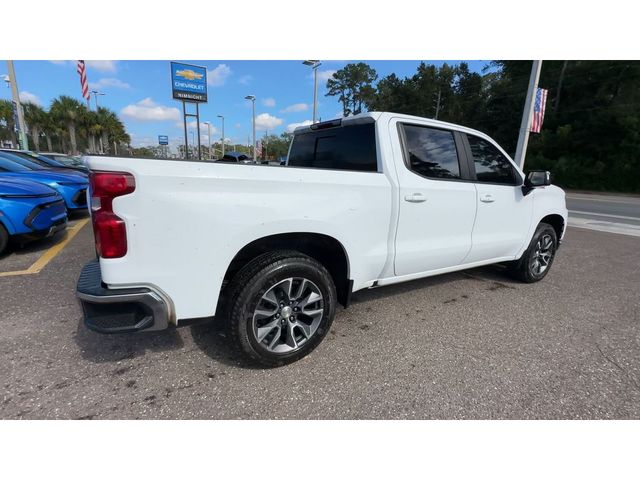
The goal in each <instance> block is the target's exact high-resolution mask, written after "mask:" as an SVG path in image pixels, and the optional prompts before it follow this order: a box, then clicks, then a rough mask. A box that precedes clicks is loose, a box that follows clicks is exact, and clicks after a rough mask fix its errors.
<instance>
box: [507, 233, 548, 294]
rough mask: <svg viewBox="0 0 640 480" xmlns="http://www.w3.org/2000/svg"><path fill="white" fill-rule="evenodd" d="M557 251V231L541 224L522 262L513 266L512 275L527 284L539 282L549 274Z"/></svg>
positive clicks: (518, 261)
mask: <svg viewBox="0 0 640 480" xmlns="http://www.w3.org/2000/svg"><path fill="white" fill-rule="evenodd" d="M557 249H558V236H557V235H556V231H555V229H554V228H553V227H552V226H551V225H549V224H548V223H541V224H540V225H538V228H536V231H535V233H534V234H533V238H532V239H531V243H529V247H528V248H527V250H526V251H525V252H524V253H523V254H522V257H521V258H520V260H517V261H515V262H513V264H511V266H510V270H511V274H512V275H513V276H514V277H515V278H517V279H518V280H521V281H523V282H526V283H533V282H539V281H540V280H542V279H543V278H544V277H545V276H546V275H547V273H549V269H550V268H551V264H552V263H553V260H554V258H555V256H556V250H557Z"/></svg>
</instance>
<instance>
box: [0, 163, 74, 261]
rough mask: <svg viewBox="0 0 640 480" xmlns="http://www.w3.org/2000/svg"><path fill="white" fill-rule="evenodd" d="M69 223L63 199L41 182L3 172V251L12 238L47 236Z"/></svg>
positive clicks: (0, 198)
mask: <svg viewBox="0 0 640 480" xmlns="http://www.w3.org/2000/svg"><path fill="white" fill-rule="evenodd" d="M66 226H67V210H66V208H65V204H64V199H63V198H62V197H61V196H60V194H59V193H58V192H56V191H55V190H54V189H53V188H50V187H48V186H46V185H43V184H42V183H38V182H34V181H31V180H21V179H18V178H7V177H5V176H4V175H3V174H2V173H0V254H1V253H2V252H3V251H4V250H5V248H6V247H7V245H8V243H9V240H14V241H16V242H18V243H26V242H28V241H32V240H36V239H40V238H46V237H50V236H52V235H54V234H55V233H56V232H59V231H61V230H64V229H65V228H66Z"/></svg>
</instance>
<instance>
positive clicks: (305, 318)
mask: <svg viewBox="0 0 640 480" xmlns="http://www.w3.org/2000/svg"><path fill="white" fill-rule="evenodd" d="M323 315H324V301H323V297H322V293H321V292H320V289H319V288H318V286H317V285H316V284H315V283H313V282H312V281H311V280H309V279H307V278H302V277H290V278H286V279H284V280H281V281H279V282H278V283H276V284H275V285H273V286H272V287H271V288H269V290H267V291H266V292H265V294H264V295H262V297H261V298H260V301H259V302H258V304H257V305H256V308H255V310H254V312H253V333H254V335H255V339H256V340H257V342H258V344H259V345H260V346H261V347H263V348H265V349H266V350H268V351H269V352H271V353H278V354H283V353H291V352H293V351H295V350H298V349H299V348H301V347H302V345H304V344H305V343H306V342H307V341H309V339H310V338H311V337H312V336H313V335H314V334H315V333H316V331H317V329H318V326H319V325H320V322H321V321H322V316H323Z"/></svg>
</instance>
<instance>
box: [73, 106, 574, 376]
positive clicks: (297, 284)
mask: <svg viewBox="0 0 640 480" xmlns="http://www.w3.org/2000/svg"><path fill="white" fill-rule="evenodd" d="M87 162H88V165H89V167H90V169H91V181H90V193H89V195H90V197H91V216H92V222H93V228H94V234H95V239H96V250H97V254H98V259H97V260H95V261H93V262H91V263H89V264H88V265H86V266H85V268H84V269H83V271H82V273H81V276H80V279H79V280H78V286H77V296H78V297H79V298H80V301H81V303H82V306H83V309H84V315H85V323H86V325H87V327H88V328H91V329H93V330H97V331H99V332H105V333H116V332H133V331H141V330H145V331H150V330H159V329H164V328H167V327H169V326H178V327H179V326H183V325H193V324H194V323H199V322H203V321H211V320H212V319H213V318H214V317H215V320H216V321H220V322H225V324H226V326H227V327H228V332H229V337H230V339H231V340H232V341H233V343H234V344H235V345H236V346H237V347H239V349H240V350H241V351H242V352H244V354H245V355H247V356H248V357H249V358H251V359H253V360H255V361H257V362H259V363H262V364H264V365H282V364H285V363H289V362H292V361H295V360H297V359H299V358H301V357H303V356H304V355H306V354H308V353H309V352H310V351H311V350H313V349H314V348H315V347H316V346H317V345H318V344H319V343H320V341H321V340H322V339H323V337H324V336H325V335H326V333H327V331H328V329H329V326H330V325H331V322H332V320H333V317H334V313H335V309H336V305H337V304H338V303H341V304H342V305H344V306H347V305H348V303H349V299H350V296H351V294H352V293H353V292H356V291H358V290H361V289H365V288H372V287H380V286H383V285H390V284H393V283H399V282H405V281H408V280H414V279H417V278H422V277H427V276H431V275H438V274H441V273H447V272H452V271H456V270H462V269H467V268H472V267H477V266H480V265H487V264H494V263H502V264H505V265H507V269H508V270H509V271H510V272H511V273H512V274H513V275H515V276H516V277H517V278H519V279H521V280H522V281H524V282H536V281H538V280H541V279H542V278H543V277H544V276H545V275H546V274H547V273H548V272H549V268H550V267H551V264H552V262H553V259H554V257H555V254H556V251H557V249H558V246H559V244H560V240H561V239H562V237H563V235H564V232H565V229H566V225H567V208H566V204H565V195H564V192H563V191H562V190H561V189H560V188H558V187H555V186H552V185H550V176H549V173H548V172H543V171H535V172H530V173H529V175H527V176H525V175H524V174H523V172H522V171H521V170H520V169H519V168H518V166H517V165H515V163H514V162H513V161H512V160H511V159H510V158H509V156H508V155H507V154H506V153H505V152H504V150H502V149H501V148H500V147H499V146H498V145H497V144H496V143H495V142H494V141H493V140H491V138H489V137H488V136H486V135H484V134H482V133H480V132H478V131H475V130H471V129H468V128H465V127H461V126H458V125H452V124H448V123H443V122H438V121H434V120H429V119H425V118H418V117H412V116H408V115H400V114H395V113H379V112H371V113H366V114H361V115H357V116H353V117H349V118H344V119H341V120H334V121H330V122H322V123H317V124H315V125H312V126H308V127H300V128H298V129H297V130H296V131H295V135H294V138H293V141H292V144H291V147H290V151H289V156H288V161H287V165H286V166H268V165H242V164H222V163H215V162H208V161H204V162H202V161H175V160H154V159H138V158H113V157H87ZM389 321H393V319H390V320H389Z"/></svg>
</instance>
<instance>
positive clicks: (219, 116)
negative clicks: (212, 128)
mask: <svg viewBox="0 0 640 480" xmlns="http://www.w3.org/2000/svg"><path fill="white" fill-rule="evenodd" d="M218 118H221V119H222V156H223V157H224V115H218Z"/></svg>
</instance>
